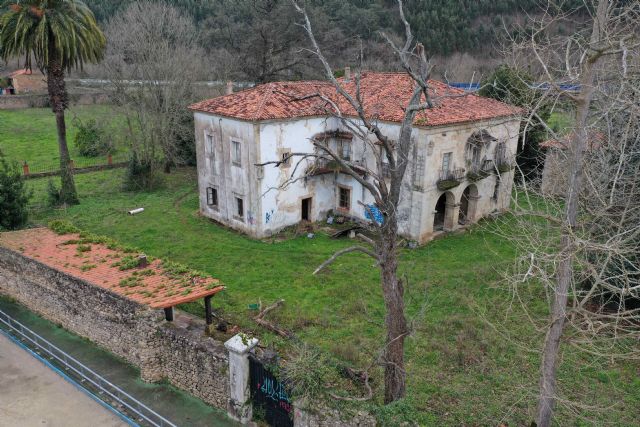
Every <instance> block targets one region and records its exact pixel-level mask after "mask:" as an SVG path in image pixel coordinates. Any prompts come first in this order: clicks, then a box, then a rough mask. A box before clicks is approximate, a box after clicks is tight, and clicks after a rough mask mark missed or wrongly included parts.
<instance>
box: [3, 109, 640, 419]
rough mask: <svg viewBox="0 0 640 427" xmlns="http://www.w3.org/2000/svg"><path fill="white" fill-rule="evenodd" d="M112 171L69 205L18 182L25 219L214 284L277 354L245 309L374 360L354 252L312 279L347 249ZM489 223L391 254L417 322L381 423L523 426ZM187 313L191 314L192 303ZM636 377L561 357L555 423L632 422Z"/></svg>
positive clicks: (317, 342)
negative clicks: (59, 222) (253, 225)
mask: <svg viewBox="0 0 640 427" xmlns="http://www.w3.org/2000/svg"><path fill="white" fill-rule="evenodd" d="M0 114H1V113H0ZM122 174H123V171H122V170H119V171H116V170H114V171H105V172H99V173H91V174H85V175H79V176H77V177H76V180H77V184H78V190H79V194H80V197H81V199H82V203H81V205H79V206H75V207H72V208H69V209H57V210H51V209H48V208H46V207H44V205H43V204H42V201H43V200H44V199H45V198H46V197H45V187H46V180H45V179H38V180H31V181H29V185H30V186H31V187H32V188H33V189H34V198H33V200H32V204H33V215H32V220H33V221H34V222H35V223H46V222H47V221H49V220H51V219H54V218H63V219H67V220H69V221H71V222H73V223H74V224H75V225H77V226H79V227H81V228H84V229H87V230H90V231H92V232H94V233H98V234H105V235H108V236H110V237H113V238H116V239H118V240H120V241H121V242H123V243H126V244H132V245H135V246H138V247H140V248H141V249H143V250H144V251H145V252H146V253H148V254H150V255H153V256H157V257H167V258H171V259H172V260H174V261H179V262H182V263H185V264H188V265H189V266H191V267H193V268H196V269H198V270H203V271H206V272H208V273H210V274H212V275H213V276H214V277H216V278H219V279H220V280H221V281H222V282H224V283H225V284H226V285H227V287H228V289H227V290H226V291H225V292H223V293H222V295H221V296H216V297H215V298H214V301H213V303H214V307H215V308H216V309H217V310H220V311H221V312H222V313H223V314H224V315H225V316H226V317H228V318H230V319H232V320H233V321H234V322H237V323H238V324H240V325H241V326H242V327H243V329H245V330H249V331H253V332H254V333H256V334H258V335H259V336H260V337H261V339H262V342H263V343H265V344H269V343H273V344H274V345H276V346H277V347H280V348H285V347H286V344H285V343H283V342H282V341H281V340H279V339H277V338H275V337H274V336H272V335H271V334H269V333H267V332H266V331H264V330H261V329H259V328H258V327H257V326H256V325H255V324H254V323H253V322H252V320H251V317H250V316H252V315H255V312H252V311H250V310H249V309H248V304H252V303H257V302H259V301H262V303H263V304H270V303H272V302H273V301H275V300H276V299H278V298H284V299H285V301H286V302H285V305H284V306H283V308H282V309H281V310H279V311H277V312H275V313H274V316H273V317H271V319H273V320H274V321H276V322H278V323H279V324H281V325H283V326H285V327H287V328H290V329H291V330H293V331H295V333H296V335H297V336H298V337H299V338H300V339H301V340H303V341H305V342H308V343H311V344H313V345H314V346H317V347H319V348H321V349H323V350H326V351H327V352H330V353H331V354H333V355H335V357H337V358H338V359H340V360H342V361H344V362H347V363H348V364H350V365H353V366H359V367H363V366H367V365H368V364H369V363H370V362H371V360H372V358H373V357H374V356H375V354H376V353H377V352H378V351H379V350H380V343H381V342H382V339H383V338H382V337H383V330H382V327H381V326H382V323H383V316H384V312H383V304H382V300H381V296H380V290H379V280H378V273H377V270H376V268H375V267H374V265H373V264H372V261H371V260H370V259H369V258H367V257H364V256H362V255H358V254H352V255H348V256H346V257H343V258H341V259H340V260H339V261H338V262H336V263H335V264H333V265H332V267H331V268H330V269H329V270H328V271H327V272H326V273H323V274H321V275H319V276H317V277H316V276H312V275H311V273H312V271H313V270H314V269H315V268H316V267H317V266H318V265H319V264H320V263H321V262H322V261H323V260H325V259H326V258H327V257H328V256H329V255H330V254H332V253H333V252H334V251H335V250H337V249H339V248H342V247H345V246H346V245H348V244H349V241H345V240H332V239H330V238H328V237H327V236H326V235H324V234H322V233H318V234H317V235H316V237H315V238H313V239H309V238H307V237H306V236H300V237H293V238H290V239H286V240H283V241H275V242H271V241H256V240H252V239H249V238H247V237H245V236H242V235H240V234H237V233H235V232H233V231H230V230H228V229H226V228H224V227H222V226H219V225H216V224H214V223H212V222H211V221H209V220H207V219H204V218H202V217H200V216H199V215H198V200H197V194H196V191H197V188H196V176H195V171H194V170H192V169H183V170H179V171H178V172H176V173H175V174H172V175H170V176H168V177H167V179H166V184H165V186H164V187H163V188H161V189H159V190H157V191H154V192H148V193H126V192H123V191H121V182H122ZM135 207H144V208H145V212H144V213H142V214H140V215H136V216H129V215H127V214H126V211H127V210H129V209H131V208H135ZM506 221H507V222H508V218H507V219H506ZM493 227H495V224H493V223H491V222H486V223H484V224H481V225H480V226H477V227H475V228H473V229H471V230H469V231H467V232H465V233H460V234H453V235H450V236H448V237H446V238H443V239H440V240H437V241H434V242H432V243H430V244H428V245H426V246H424V247H421V248H418V249H415V250H406V251H404V252H403V254H402V261H401V271H402V272H403V274H406V276H407V278H408V279H409V284H408V285H407V294H408V295H407V303H408V311H409V315H410V316H411V318H412V319H414V322H415V325H414V326H415V332H414V334H413V335H412V336H411V337H410V338H409V339H408V341H407V352H406V354H407V370H408V378H409V384H408V387H409V389H408V396H409V397H408V398H407V399H406V400H405V401H403V402H401V403H399V404H397V405H392V406H391V407H387V408H385V409H383V410H380V409H378V412H377V413H378V415H379V416H380V417H381V420H382V421H383V424H387V425H397V421H389V420H390V419H392V418H393V417H394V416H396V417H399V418H405V419H413V420H417V421H418V423H419V424H420V425H452V426H458V425H474V426H476V425H477V426H485V425H486V426H489V425H494V426H495V425H498V424H499V423H500V422H508V423H509V425H525V424H528V423H529V422H530V420H531V416H532V414H533V410H534V408H535V393H536V389H537V378H538V367H539V355H538V354H537V353H536V352H535V350H536V349H537V348H539V347H540V342H541V341H540V335H539V334H538V333H537V332H536V330H535V329H534V328H533V327H532V325H531V324H530V322H529V321H528V320H527V319H526V318H525V316H524V315H523V314H521V313H520V312H519V311H517V310H513V312H511V313H510V310H509V307H510V304H512V303H513V301H511V299H510V294H509V293H508V292H507V291H506V290H504V289H503V288H502V287H501V286H500V280H499V279H500V272H501V271H503V270H504V269H506V268H507V267H508V266H509V265H510V264H511V262H512V260H513V257H514V250H513V248H512V247H511V246H509V244H508V243H506V242H504V241H502V240H501V239H500V238H499V237H498V236H497V235H496V234H495V233H493V232H492V229H493ZM219 295H220V294H219ZM525 298H527V299H528V300H529V301H540V302H539V303H533V304H531V305H530V308H531V307H533V314H534V315H540V316H543V315H544V314H545V313H546V307H545V304H544V303H543V296H542V295H541V294H540V292H537V291H535V290H532V291H531V292H530V293H529V294H525ZM189 309H190V310H191V311H194V312H199V313H202V308H201V306H199V305H193V306H191V307H189ZM507 313H510V314H507ZM568 348H569V346H568V345H567V346H564V349H565V350H567V349H568ZM639 369H640V366H639V365H638V364H631V363H627V364H624V365H623V364H611V363H610V362H609V361H607V360H605V359H601V358H596V357H586V356H577V355H575V354H573V353H572V352H570V351H567V352H566V353H565V354H564V355H563V363H562V366H561V369H560V374H559V375H560V378H559V384H560V387H561V392H562V393H563V397H564V398H565V399H567V400H574V401H578V402H580V403H582V404H584V405H586V406H585V407H584V408H579V409H578V408H576V407H568V406H566V405H560V407H559V418H558V424H560V425H593V424H598V425H602V424H607V423H610V424H612V425H620V426H623V425H632V424H634V423H636V422H637V420H638V419H639V417H640V409H639V408H640V379H639V378H638V372H639ZM373 385H374V387H375V390H376V399H377V400H376V401H377V402H379V401H380V392H381V390H382V378H381V375H380V372H379V371H376V372H374V375H373ZM370 409H371V408H370ZM373 409H374V410H375V407H373ZM397 419H398V418H396V420H397ZM587 419H592V420H595V421H594V422H587V421H586V420H587Z"/></svg>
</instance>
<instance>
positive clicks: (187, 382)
mask: <svg viewBox="0 0 640 427" xmlns="http://www.w3.org/2000/svg"><path fill="white" fill-rule="evenodd" d="M0 292H2V293H5V294H7V295H9V296H11V297H13V298H15V299H16V300H18V301H19V302H20V303H21V304H23V305H25V306H27V307H28V308H29V309H30V310H32V311H34V312H35V313H38V314H40V315H41V316H43V317H45V318H47V319H48V320H50V321H52V322H55V323H58V324H60V325H62V326H63V327H64V328H66V329H68V330H70V331H72V332H74V333H76V334H78V335H80V336H83V337H85V338H88V339H89V340H91V341H93V342H95V343H96V344H98V345H100V346H101V347H104V348H106V349H107V350H109V351H110V352H112V353H114V354H116V355H118V356H120V357H122V358H123V359H125V360H126V361H128V362H129V363H131V364H133V365H135V366H137V367H139V368H140V375H141V377H142V379H143V380H146V381H160V380H162V379H165V378H166V379H167V380H168V381H169V382H170V383H171V384H173V385H174V386H176V387H178V388H181V389H183V390H186V391H188V392H189V393H191V394H193V395H194V396H196V397H199V398H200V399H202V400H204V401H205V402H207V403H208V404H210V405H213V406H216V407H218V408H222V409H226V408H227V403H228V396H229V374H228V369H229V367H228V363H229V362H228V353H227V351H226V349H225V348H224V345H223V344H222V343H220V342H218V341H216V340H214V339H212V338H209V337H206V336H204V335H203V331H204V322H201V323H202V325H199V326H200V327H196V328H187V327H181V326H178V325H176V324H173V323H169V322H166V321H165V320H164V312H163V310H154V309H151V308H149V307H147V306H144V305H141V304H138V303H136V302H134V301H130V300H128V299H126V298H123V297H121V296H119V295H116V294H114V293H112V292H110V291H108V290H106V289H103V288H100V287H97V286H93V285H91V284H89V283H87V282H85V281H84V280H81V279H77V278H75V277H72V276H69V275H67V274H65V273H62V272H60V271H58V270H55V269H53V268H51V267H48V266H46V265H44V264H43V263H41V262H38V261H36V260H33V259H31V258H27V257H25V256H23V255H21V254H19V253H17V252H14V251H11V250H9V249H6V248H3V247H0Z"/></svg>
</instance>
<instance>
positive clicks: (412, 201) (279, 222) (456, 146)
mask: <svg viewBox="0 0 640 427" xmlns="http://www.w3.org/2000/svg"><path fill="white" fill-rule="evenodd" d="M195 122H196V142H197V155H198V172H199V173H198V181H199V187H200V207H201V211H202V212H203V214H204V215H206V216H208V217H211V218H213V219H216V220H218V221H220V222H222V223H224V224H227V225H229V226H231V227H233V228H235V229H238V230H240V231H243V232H245V233H247V234H250V235H252V236H254V237H265V236H268V235H270V234H272V233H275V232H277V231H279V230H280V229H282V228H284V227H286V226H289V225H293V224H296V223H298V222H299V221H300V220H301V204H302V199H304V198H307V197H312V199H313V202H312V212H311V220H312V221H319V220H324V219H325V215H326V213H327V212H328V211H329V210H336V208H337V207H338V194H339V192H338V186H339V185H342V186H345V187H349V188H350V189H351V209H350V211H349V212H345V213H346V214H348V215H351V216H353V217H356V218H361V219H364V216H365V209H364V207H363V206H362V204H361V203H364V204H372V203H373V198H372V197H371V195H370V194H368V192H367V191H364V192H363V188H362V186H361V185H360V184H359V183H358V182H357V181H356V180H355V179H353V178H352V177H350V176H347V175H345V174H334V173H330V174H324V175H319V176H314V177H308V178H307V179H304V178H303V177H304V175H305V170H306V168H307V167H308V166H309V164H310V163H311V162H313V159H308V160H304V161H302V162H299V159H300V157H294V158H293V159H292V160H291V165H290V166H289V167H284V166H279V167H276V166H274V165H267V166H264V167H256V166H255V165H256V164H259V163H265V162H271V161H278V160H280V159H281V157H282V153H283V152H284V151H289V150H290V151H291V152H294V153H313V152H314V147H313V145H312V143H311V141H310V138H311V137H312V136H314V135H316V134H318V133H321V132H325V131H329V130H336V129H338V128H340V126H339V122H338V120H337V119H335V118H323V117H315V118H306V119H294V120H286V121H272V122H260V123H255V124H253V123H250V122H246V121H241V120H234V119H229V118H223V117H216V116H213V115H208V114H203V113H196V114H195ZM379 126H380V127H381V128H382V131H383V132H384V133H385V134H386V135H388V136H389V137H390V138H392V139H397V137H398V133H399V130H400V129H399V125H398V124H396V123H379ZM481 129H486V130H488V131H489V133H490V134H491V135H492V136H494V137H495V138H497V139H498V141H505V142H506V144H507V148H508V151H509V152H510V153H511V154H512V155H513V156H515V152H516V148H517V139H518V131H519V120H518V119H494V120H489V121H483V122H477V123H473V124H462V125H456V126H447V127H438V128H416V129H414V134H413V137H414V142H415V144H414V145H415V151H414V153H413V154H412V156H411V158H410V162H411V163H410V164H409V166H408V168H407V173H406V175H405V181H404V183H403V193H402V198H401V202H400V207H399V219H400V230H401V233H402V234H404V235H407V236H408V237H410V238H411V239H414V240H417V241H419V242H425V241H427V240H429V239H430V238H431V237H432V235H433V218H434V214H433V213H434V209H435V205H436V202H437V200H438V198H439V197H440V195H441V194H442V192H441V191H439V190H438V189H437V187H436V182H437V180H438V177H439V173H440V169H441V167H442V158H443V155H444V153H447V152H451V153H453V154H452V161H451V168H466V167H467V165H466V164H465V157H464V156H465V154H464V153H465V144H466V142H467V139H468V138H469V136H471V134H472V133H473V132H475V131H478V130H481ZM207 132H209V133H212V134H214V135H215V138H214V140H215V141H216V144H215V145H216V152H215V155H214V157H215V164H216V173H212V171H211V170H209V169H208V168H207V164H208V163H209V162H208V161H207V159H206V156H205V151H204V141H205V135H206V133H207ZM235 138H237V139H239V140H241V141H242V147H243V152H242V155H243V162H242V163H243V166H242V167H241V168H239V167H237V166H234V165H233V164H232V162H231V153H230V151H231V140H232V139H235ZM494 148H495V143H493V144H491V146H488V147H487V148H486V149H485V153H486V155H487V156H488V157H489V158H491V157H492V155H493V152H494ZM369 150H370V148H369V146H367V145H366V144H364V143H363V142H362V141H358V140H357V139H356V138H355V137H354V140H353V143H352V159H354V160H355V159H357V160H362V161H364V162H366V164H368V165H371V166H370V167H371V168H373V165H374V164H375V160H374V158H373V155H372V153H370V152H369ZM298 163H299V164H298ZM296 165H297V168H296ZM294 173H295V176H294V179H295V178H298V179H297V180H294V182H292V183H290V184H289V185H288V186H286V187H285V188H282V185H283V184H284V183H285V182H286V181H287V180H288V179H290V178H291V175H292V174H294ZM496 179H497V177H496V176H495V175H491V176H489V177H487V178H485V179H483V180H481V181H479V182H476V183H474V184H475V185H476V186H477V188H478V192H479V196H480V197H479V199H478V200H477V202H476V215H475V219H476V220H477V219H479V218H480V217H482V216H484V215H487V214H489V213H491V212H493V211H500V210H503V209H505V208H507V207H508V205H509V201H510V195H511V188H512V180H513V172H509V173H507V174H505V176H502V180H501V184H500V187H499V190H500V191H499V194H498V198H497V200H496V199H493V198H492V195H493V193H494V188H495V183H496ZM470 184H471V183H470V182H466V181H465V182H462V183H461V185H459V186H458V187H456V188H453V189H451V190H450V191H451V193H452V194H453V198H454V200H455V203H456V204H458V203H460V200H461V197H462V193H463V191H464V189H465V188H466V187H467V186H468V185H470ZM207 186H217V188H218V194H219V198H220V203H219V206H218V208H217V209H212V208H211V207H209V206H207V204H206V192H205V189H206V187H207ZM237 196H240V197H243V199H244V200H245V218H244V220H243V221H240V220H238V218H235V216H234V209H235V199H234V197H237ZM453 208H454V209H455V218H456V227H457V215H458V211H457V209H458V207H457V206H455V207H453ZM454 228H455V227H454Z"/></svg>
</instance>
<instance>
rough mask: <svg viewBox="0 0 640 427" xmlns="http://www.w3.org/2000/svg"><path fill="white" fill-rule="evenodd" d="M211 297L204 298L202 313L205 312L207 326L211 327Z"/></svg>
mask: <svg viewBox="0 0 640 427" xmlns="http://www.w3.org/2000/svg"><path fill="white" fill-rule="evenodd" d="M212 297H213V295H209V296H207V297H204V311H205V318H206V320H207V325H211V324H212V323H213V311H212V310H211V298H212Z"/></svg>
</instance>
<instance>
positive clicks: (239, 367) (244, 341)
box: [224, 334, 258, 424]
mask: <svg viewBox="0 0 640 427" xmlns="http://www.w3.org/2000/svg"><path fill="white" fill-rule="evenodd" d="M256 345H258V339H257V338H249V337H247V336H246V335H240V334H238V335H234V336H233V337H231V338H230V339H229V340H228V341H227V342H225V343H224V346H225V347H226V349H227V350H228V351H229V403H228V405H227V414H228V415H229V417H231V418H233V419H234V420H236V421H239V422H241V423H242V424H246V423H248V422H249V421H251V416H252V408H251V402H250V400H249V399H250V394H249V379H250V378H249V375H250V373H249V352H250V351H251V350H253V348H254V347H255V346H256Z"/></svg>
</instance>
